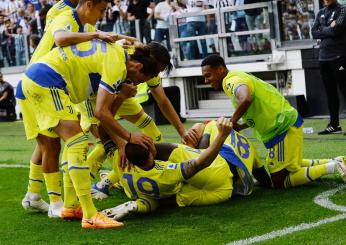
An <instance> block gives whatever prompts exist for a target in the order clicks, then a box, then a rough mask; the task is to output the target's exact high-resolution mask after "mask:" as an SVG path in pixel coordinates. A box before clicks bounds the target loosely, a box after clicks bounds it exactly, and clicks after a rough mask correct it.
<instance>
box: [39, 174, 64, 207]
mask: <svg viewBox="0 0 346 245" xmlns="http://www.w3.org/2000/svg"><path fill="white" fill-rule="evenodd" d="M43 176H44V179H45V181H46V187H47V192H48V196H49V201H50V202H57V201H60V200H61V177H60V171H59V172H55V173H43Z"/></svg>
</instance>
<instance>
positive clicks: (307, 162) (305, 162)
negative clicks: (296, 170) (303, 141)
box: [300, 159, 331, 167]
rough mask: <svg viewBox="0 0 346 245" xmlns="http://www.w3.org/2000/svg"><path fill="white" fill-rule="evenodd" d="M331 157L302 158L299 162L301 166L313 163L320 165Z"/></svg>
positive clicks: (312, 164) (313, 164) (308, 165)
mask: <svg viewBox="0 0 346 245" xmlns="http://www.w3.org/2000/svg"><path fill="white" fill-rule="evenodd" d="M330 160H331V159H303V160H302V162H301V164H300V165H301V166H302V167H310V166H315V165H321V164H325V163H327V162H329V161H330Z"/></svg>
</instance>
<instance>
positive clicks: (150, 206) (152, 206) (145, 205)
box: [136, 198, 159, 213]
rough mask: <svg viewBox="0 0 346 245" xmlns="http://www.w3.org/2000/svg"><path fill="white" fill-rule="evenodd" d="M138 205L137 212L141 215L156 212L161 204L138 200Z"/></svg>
mask: <svg viewBox="0 0 346 245" xmlns="http://www.w3.org/2000/svg"><path fill="white" fill-rule="evenodd" d="M136 203H137V207H138V209H137V212H139V213H149V212H152V211H155V210H156V209H157V208H158V207H159V202H158V201H157V200H154V199H143V198H138V199H136Z"/></svg>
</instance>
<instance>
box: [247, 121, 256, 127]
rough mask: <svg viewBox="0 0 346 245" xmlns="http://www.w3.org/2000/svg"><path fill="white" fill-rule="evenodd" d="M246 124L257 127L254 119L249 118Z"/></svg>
mask: <svg viewBox="0 0 346 245" xmlns="http://www.w3.org/2000/svg"><path fill="white" fill-rule="evenodd" d="M246 124H247V125H249V127H251V128H253V127H255V121H254V120H252V119H247V120H246Z"/></svg>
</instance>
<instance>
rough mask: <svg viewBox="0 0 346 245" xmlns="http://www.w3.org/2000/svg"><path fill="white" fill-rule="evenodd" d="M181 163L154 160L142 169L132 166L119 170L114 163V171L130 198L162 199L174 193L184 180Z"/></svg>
mask: <svg viewBox="0 0 346 245" xmlns="http://www.w3.org/2000/svg"><path fill="white" fill-rule="evenodd" d="M181 165H182V164H181V163H173V162H164V161H155V165H154V166H153V168H151V169H148V170H143V169H141V168H139V167H137V166H134V168H132V169H131V170H129V171H128V170H125V171H123V170H121V169H120V168H119V166H118V164H116V167H115V171H116V172H117V174H118V178H119V181H120V183H121V185H122V186H123V187H124V191H125V193H126V195H127V196H128V197H129V198H131V199H137V198H144V199H147V198H153V199H162V198H167V197H171V196H173V195H175V194H176V193H177V192H178V191H179V190H180V188H181V186H182V182H183V181H184V177H183V172H182V169H181Z"/></svg>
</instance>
